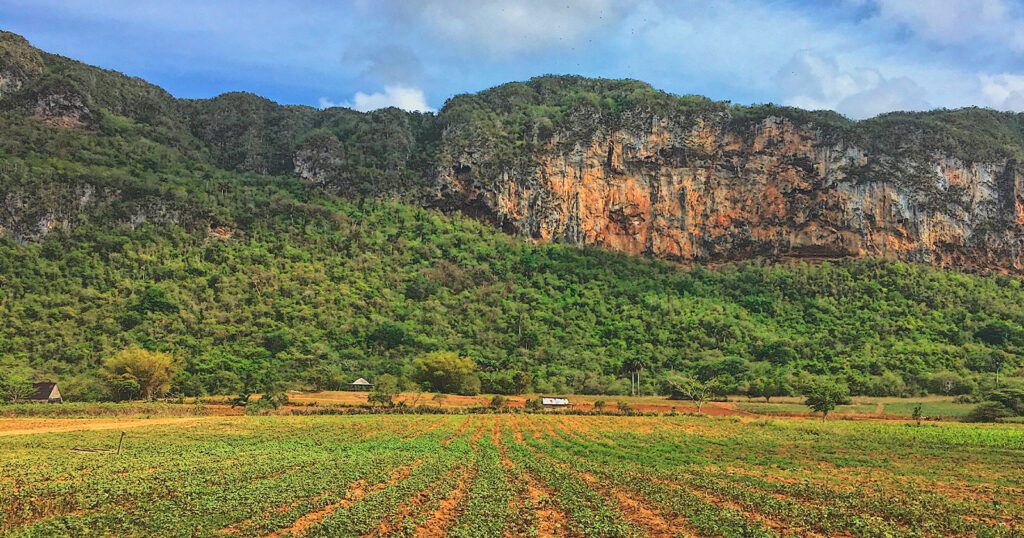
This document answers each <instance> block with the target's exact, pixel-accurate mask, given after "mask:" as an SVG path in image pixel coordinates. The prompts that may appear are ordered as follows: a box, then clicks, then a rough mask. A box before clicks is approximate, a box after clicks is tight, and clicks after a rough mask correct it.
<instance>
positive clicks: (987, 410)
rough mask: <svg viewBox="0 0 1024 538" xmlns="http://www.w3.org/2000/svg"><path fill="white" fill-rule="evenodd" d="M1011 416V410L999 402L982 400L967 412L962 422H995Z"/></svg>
mask: <svg viewBox="0 0 1024 538" xmlns="http://www.w3.org/2000/svg"><path fill="white" fill-rule="evenodd" d="M1012 416H1013V412H1012V411H1010V410H1009V409H1008V408H1007V407H1006V406H1005V405H1003V404H1001V403H999V402H982V403H980V404H978V406H977V407H975V408H974V409H971V412H970V413H967V416H965V417H964V422H995V421H997V420H999V419H1002V418H1007V417H1012Z"/></svg>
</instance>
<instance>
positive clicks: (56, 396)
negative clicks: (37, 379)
mask: <svg viewBox="0 0 1024 538" xmlns="http://www.w3.org/2000/svg"><path fill="white" fill-rule="evenodd" d="M32 387H33V388H34V389H35V390H36V391H35V392H34V393H33V394H32V396H30V397H29V401H30V402H33V403H64V398H62V397H61V395H60V389H58V388H57V384H56V383H33V384H32Z"/></svg>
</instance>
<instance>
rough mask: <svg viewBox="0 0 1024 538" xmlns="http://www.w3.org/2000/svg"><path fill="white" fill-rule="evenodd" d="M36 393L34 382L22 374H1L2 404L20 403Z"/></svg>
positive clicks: (0, 399) (0, 395)
mask: <svg viewBox="0 0 1024 538" xmlns="http://www.w3.org/2000/svg"><path fill="white" fill-rule="evenodd" d="M34 391H35V387H33V386H32V380H30V379H29V378H28V377H26V376H23V375H20V374H0V403H3V402H11V403H18V402H20V401H22V400H24V399H26V398H28V397H29V396H31V395H32V393H33V392H34Z"/></svg>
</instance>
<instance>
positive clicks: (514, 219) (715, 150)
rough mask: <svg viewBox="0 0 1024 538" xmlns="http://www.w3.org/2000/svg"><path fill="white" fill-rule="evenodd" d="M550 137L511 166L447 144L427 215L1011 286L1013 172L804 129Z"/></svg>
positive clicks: (656, 127) (696, 126)
mask: <svg viewBox="0 0 1024 538" xmlns="http://www.w3.org/2000/svg"><path fill="white" fill-rule="evenodd" d="M688 123H690V124H689V125H681V124H680V123H679V122H677V121H674V120H671V119H666V118H659V117H651V118H650V119H649V121H648V122H647V124H646V125H645V126H644V127H642V128H634V129H599V130H597V131H595V132H593V134H592V135H591V136H589V137H587V138H585V139H582V140H572V141H567V140H565V139H563V138H560V137H559V135H557V134H556V135H555V137H554V138H552V139H551V140H549V141H547V142H546V143H545V144H544V145H543V147H542V149H541V150H540V151H539V152H537V153H536V155H533V156H531V157H530V158H528V159H526V163H527V164H526V165H522V164H519V165H512V166H507V167H503V168H498V169H495V167H494V166H493V162H491V158H492V155H490V154H488V153H486V152H481V151H480V149H479V148H476V147H466V146H460V145H457V144H450V145H448V146H447V147H446V148H445V151H446V158H443V159H442V160H441V162H442V163H443V165H442V166H441V167H439V169H438V171H437V176H436V182H435V193H436V200H435V201H436V202H437V203H439V204H441V205H444V206H447V207H457V206H459V205H463V206H469V207H473V208H476V209H477V210H478V211H479V210H480V209H481V208H485V210H486V212H487V213H489V214H490V217H491V219H493V220H494V221H496V222H497V223H498V224H499V225H500V226H502V227H503V228H505V229H507V230H512V231H515V232H517V233H519V234H522V235H525V236H529V237H534V238H538V239H542V240H549V241H563V242H568V243H573V244H580V245H583V244H593V245H600V246H603V247H607V248H612V249H616V250H622V251H626V252H633V253H640V254H645V255H649V256H655V257H661V258H668V259H673V260H679V261H683V262H718V261H727V260H739V259H746V258H751V257H763V258H769V259H779V258H790V257H795V258H839V257H847V256H856V257H862V256H886V257H893V258H898V259H902V260H909V261H915V262H924V263H931V264H934V265H939V266H948V267H967V268H976V269H1000V270H1009V271H1014V272H1020V271H1021V270H1022V269H1024V265H1022V262H1024V260H1022V258H1021V252H1022V247H1024V235H1022V231H1024V228H1022V225H1024V168H1022V167H1021V166H1020V165H1019V164H1018V163H1017V162H1015V161H1014V160H1012V159H1002V160H998V161H993V162H970V163H968V162H962V161H961V160H958V159H957V158H953V157H949V156H944V155H941V154H938V153H933V154H931V155H929V156H927V157H926V158H924V159H921V158H919V157H916V156H910V155H906V156H900V155H898V154H896V155H893V154H882V155H878V154H873V153H871V152H870V151H868V150H867V149H865V148H863V147H858V146H857V145H852V144H849V143H846V142H843V141H833V140H828V139H827V137H825V136H823V134H822V132H820V131H818V130H815V129H814V128H813V127H806V126H804V127H798V126H796V125H794V123H793V122H791V121H790V120H788V119H785V118H780V117H768V118H767V119H764V120H762V121H758V122H756V123H753V124H744V123H737V122H734V121H731V119H730V118H729V117H728V114H721V115H718V116H715V117H708V118H700V119H698V120H697V121H692V122H688Z"/></svg>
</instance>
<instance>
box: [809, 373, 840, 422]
mask: <svg viewBox="0 0 1024 538" xmlns="http://www.w3.org/2000/svg"><path fill="white" fill-rule="evenodd" d="M804 396H806V397H807V401H806V402H804V404H805V405H806V406H807V407H810V408H811V409H813V410H815V411H817V412H819V413H821V420H825V419H826V418H828V413H829V411H831V410H833V409H835V408H836V406H837V405H840V404H849V403H850V392H849V389H847V388H846V386H844V385H837V384H835V383H828V382H826V383H816V384H813V385H810V386H808V387H806V388H805V389H804Z"/></svg>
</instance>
